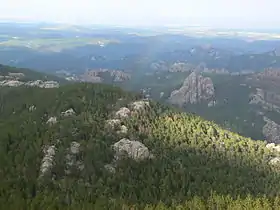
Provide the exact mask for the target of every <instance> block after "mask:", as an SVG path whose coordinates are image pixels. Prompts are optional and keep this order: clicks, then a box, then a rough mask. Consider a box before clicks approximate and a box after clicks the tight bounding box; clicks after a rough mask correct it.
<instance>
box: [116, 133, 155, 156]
mask: <svg viewBox="0 0 280 210" xmlns="http://www.w3.org/2000/svg"><path fill="white" fill-rule="evenodd" d="M112 148H113V150H114V151H115V160H120V159H122V158H125V157H128V158H132V159H134V160H136V161H141V160H145V159H148V158H152V157H153V156H152V154H151V153H150V151H149V149H148V148H147V147H146V146H145V145H144V144H142V143H141V142H139V141H131V140H129V139H125V138H124V139H121V140H120V141H118V142H117V143H115V144H114V145H113V146H112Z"/></svg>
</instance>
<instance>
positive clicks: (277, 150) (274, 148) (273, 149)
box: [266, 143, 280, 152]
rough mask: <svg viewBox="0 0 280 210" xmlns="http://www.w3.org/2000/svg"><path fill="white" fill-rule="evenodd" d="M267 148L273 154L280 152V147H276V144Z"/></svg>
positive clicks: (268, 145)
mask: <svg viewBox="0 0 280 210" xmlns="http://www.w3.org/2000/svg"><path fill="white" fill-rule="evenodd" d="M266 148H267V149H269V150H270V151H272V152H275V151H276V152H280V145H275V144H274V143H269V144H267V145H266Z"/></svg>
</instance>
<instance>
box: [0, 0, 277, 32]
mask: <svg viewBox="0 0 280 210" xmlns="http://www.w3.org/2000/svg"><path fill="white" fill-rule="evenodd" d="M279 8H280V1H279V0H0V20H23V21H47V22H54V21H55V22H63V23H72V24H106V25H108V24H110V25H129V26H140V25H147V26H148V25H166V24H184V25H196V26H207V27H221V28H245V29H246V28H278V27H280V12H279Z"/></svg>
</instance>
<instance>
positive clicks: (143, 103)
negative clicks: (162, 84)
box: [131, 101, 150, 111]
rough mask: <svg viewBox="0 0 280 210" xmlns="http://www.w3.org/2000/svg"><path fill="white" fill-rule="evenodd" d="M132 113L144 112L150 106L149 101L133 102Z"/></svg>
mask: <svg viewBox="0 0 280 210" xmlns="http://www.w3.org/2000/svg"><path fill="white" fill-rule="evenodd" d="M131 106H132V109H133V110H134V111H140V110H144V109H145V108H146V107H149V106H150V103H149V101H135V102H133V103H132V104H131Z"/></svg>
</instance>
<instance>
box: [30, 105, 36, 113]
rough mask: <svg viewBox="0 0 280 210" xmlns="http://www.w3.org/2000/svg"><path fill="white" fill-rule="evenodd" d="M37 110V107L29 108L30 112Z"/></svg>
mask: <svg viewBox="0 0 280 210" xmlns="http://www.w3.org/2000/svg"><path fill="white" fill-rule="evenodd" d="M35 110H36V106H34V105H32V106H30V107H29V108H28V111H30V112H33V111H35Z"/></svg>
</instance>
